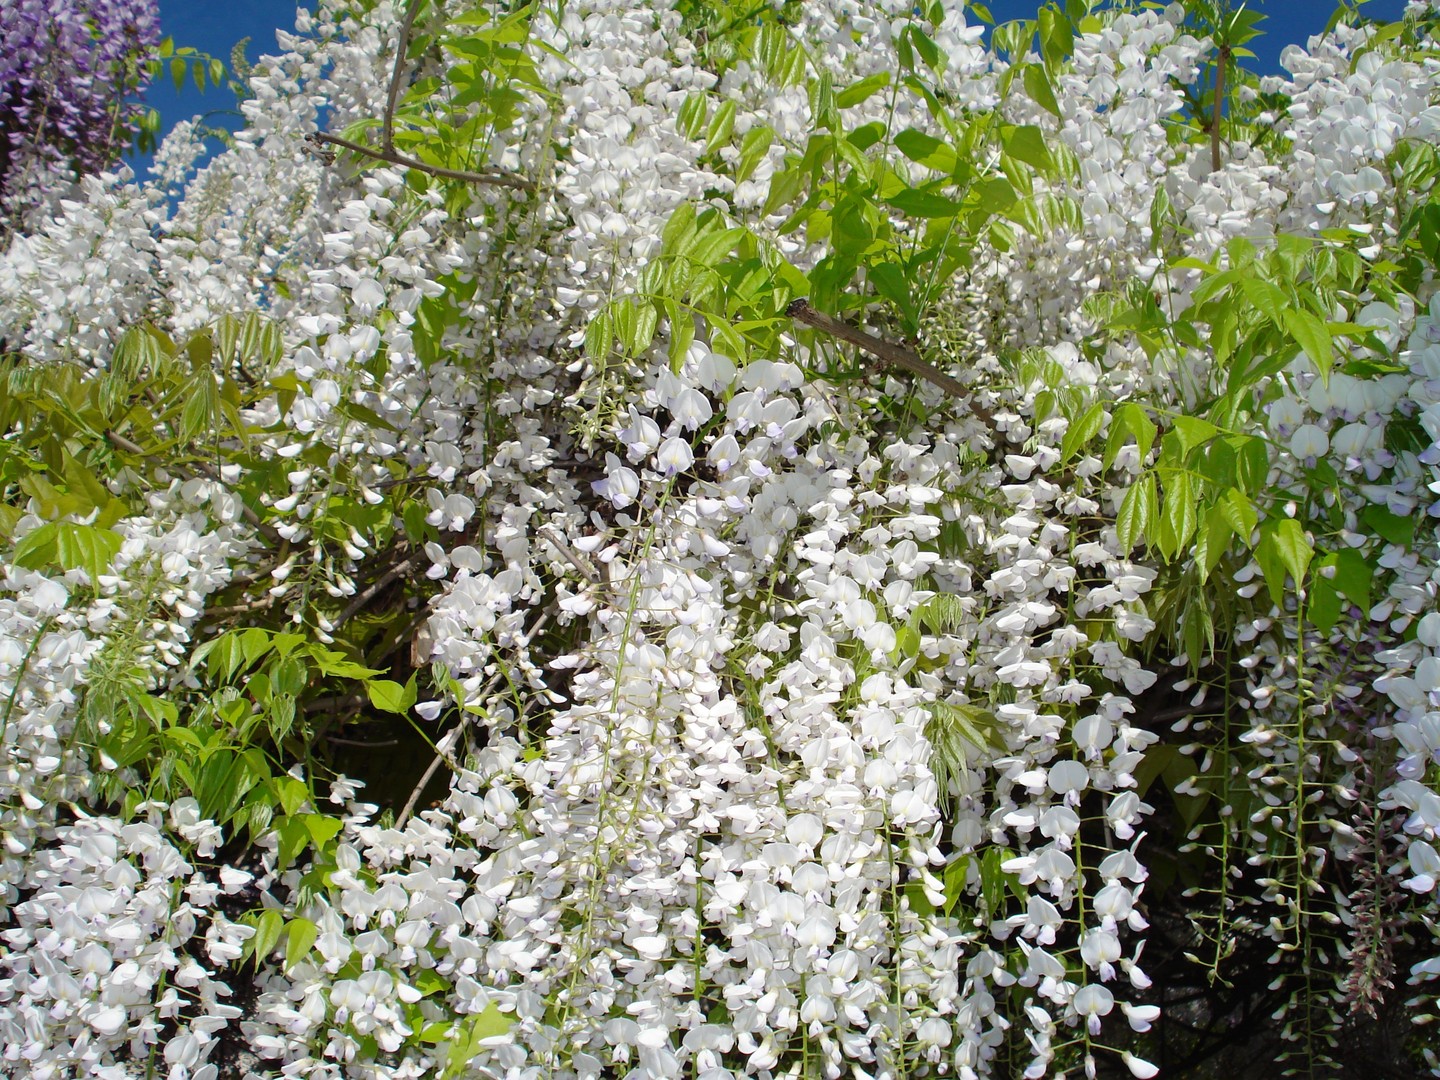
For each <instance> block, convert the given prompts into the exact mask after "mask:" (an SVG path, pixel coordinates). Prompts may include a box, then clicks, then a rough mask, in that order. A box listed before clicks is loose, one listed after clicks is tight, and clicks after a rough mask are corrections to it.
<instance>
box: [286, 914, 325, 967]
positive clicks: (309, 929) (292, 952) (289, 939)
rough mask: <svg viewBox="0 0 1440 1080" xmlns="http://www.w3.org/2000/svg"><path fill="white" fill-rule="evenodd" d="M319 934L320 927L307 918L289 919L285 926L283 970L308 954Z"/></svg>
mask: <svg viewBox="0 0 1440 1080" xmlns="http://www.w3.org/2000/svg"><path fill="white" fill-rule="evenodd" d="M319 936H320V928H319V927H318V926H316V925H315V924H314V923H313V922H311V921H310V920H309V919H291V920H290V923H289V925H287V926H286V927H285V970H286V971H287V972H288V971H289V970H290V969H291V968H293V967H294V966H295V965H296V964H298V963H300V961H301V960H304V959H305V957H307V956H309V955H310V949H311V946H313V945H314V944H315V939H316V938H317V937H319Z"/></svg>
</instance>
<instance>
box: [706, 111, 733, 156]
mask: <svg viewBox="0 0 1440 1080" xmlns="http://www.w3.org/2000/svg"><path fill="white" fill-rule="evenodd" d="M734 134H735V102H734V101H724V102H721V104H720V108H718V109H716V110H715V117H714V119H712V120H711V121H710V129H709V131H708V133H707V134H706V136H705V151H704V152H705V154H707V155H709V154H713V153H715V151H716V150H719V149H720V147H722V146H726V145H728V144H729V142H730V137H731V136H732V135H734Z"/></svg>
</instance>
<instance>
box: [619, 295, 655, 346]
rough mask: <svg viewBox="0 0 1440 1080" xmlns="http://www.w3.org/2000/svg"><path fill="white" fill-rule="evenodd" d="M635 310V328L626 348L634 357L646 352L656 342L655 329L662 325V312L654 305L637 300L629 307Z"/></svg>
mask: <svg viewBox="0 0 1440 1080" xmlns="http://www.w3.org/2000/svg"><path fill="white" fill-rule="evenodd" d="M627 306H630V307H633V308H634V309H635V327H634V329H633V331H632V332H631V336H630V340H629V342H627V344H626V347H627V348H628V349H629V351H630V354H631V355H632V356H634V355H638V354H640V353H642V352H644V351H645V350H646V349H648V348H649V347H650V342H652V341H654V340H655V329H656V327H658V326H659V325H660V312H659V310H658V309H656V307H655V305H654V304H651V303H647V302H645V301H639V300H637V301H636V302H635V303H634V304H631V305H627Z"/></svg>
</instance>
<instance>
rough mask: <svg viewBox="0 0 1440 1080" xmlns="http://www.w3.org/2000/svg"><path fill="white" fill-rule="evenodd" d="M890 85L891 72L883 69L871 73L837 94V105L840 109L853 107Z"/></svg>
mask: <svg viewBox="0 0 1440 1080" xmlns="http://www.w3.org/2000/svg"><path fill="white" fill-rule="evenodd" d="M889 85H890V73H889V72H888V71H881V72H878V73H877V74H874V75H870V76H868V77H866V78H864V79H861V80H860V81H859V82H857V83H854V84H853V85H851V86H847V87H846V88H845V89H844V90H841V91H840V92H839V93H837V94H836V95H835V107H836V108H839V109H851V108H854V107H855V106H856V105H859V104H860V103H861V102H862V101H865V100H867V99H868V98H870V97H872V96H873V95H875V94H878V93H879V92H880V91H881V90H884V89H885V87H887V86H889Z"/></svg>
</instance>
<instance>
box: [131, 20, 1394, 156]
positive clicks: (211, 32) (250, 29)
mask: <svg viewBox="0 0 1440 1080" xmlns="http://www.w3.org/2000/svg"><path fill="white" fill-rule="evenodd" d="M1039 6H1040V0H989V7H990V10H991V12H992V13H993V14H994V15H995V17H996V19H997V20H1000V21H1002V22H1003V21H1005V20H1007V19H1016V18H1027V17H1031V16H1033V15H1034V14H1035V9H1036V8H1037V7H1039ZM1250 7H1252V8H1256V9H1259V10H1260V11H1261V12H1263V13H1264V14H1265V15H1266V16H1267V18H1266V21H1265V22H1264V23H1262V24H1261V26H1260V29H1262V30H1264V31H1265V36H1264V37H1262V38H1260V39H1258V40H1257V41H1255V42H1253V43H1252V44H1251V48H1252V49H1253V50H1254V52H1255V53H1256V54H1257V60H1256V61H1255V64H1256V66H1257V67H1258V69H1259V70H1260V71H1262V72H1277V71H1279V57H1280V50H1281V49H1283V48H1284V47H1285V46H1286V45H1289V44H1291V43H1297V42H1298V43H1300V44H1303V43H1304V42H1305V41H1306V40H1308V39H1309V37H1310V35H1312V34H1316V33H1319V32H1320V31H1321V30H1323V29H1324V28H1325V23H1326V21H1327V20H1328V19H1329V17H1330V13H1331V12H1332V11H1333V10H1334V4H1333V3H1331V2H1330V0H1251V3H1250ZM1404 8H1405V2H1404V0H1371V2H1370V3H1368V4H1366V6H1365V8H1364V9H1363V10H1364V11H1365V12H1366V14H1368V15H1371V16H1373V17H1375V18H1382V19H1395V18H1399V16H1400V14H1401V12H1402V11H1403V10H1404ZM160 23H161V29H162V31H163V32H164V33H165V34H168V35H169V36H170V37H173V38H174V39H175V43H176V44H177V45H189V46H192V47H194V48H196V49H199V50H200V51H201V52H205V53H209V54H211V55H213V56H218V57H220V58H221V59H224V60H225V61H227V62H228V61H229V58H230V50H231V48H232V47H233V46H234V45H235V43H236V42H237V41H239V40H240V39H241V38H243V37H249V38H250V42H249V44H248V45H247V46H246V54H247V55H248V56H249V58H250V60H251V62H252V63H253V62H254V61H255V60H256V59H257V58H258V57H259V56H261V55H262V54H264V53H269V52H275V51H276V44H275V30H276V28H281V29H284V30H293V29H294V26H295V0H230V2H228V3H223V2H221V3H217V2H214V0H160ZM146 100H147V102H148V103H149V104H150V105H152V106H154V107H155V108H157V109H159V110H160V121H161V125H162V127H161V130H162V131H168V130H169V128H170V127H171V125H173V124H174V123H176V122H177V121H179V120H185V119H188V118H189V117H191V116H194V115H196V114H198V113H209V114H210V115H209V116H208V117H207V120H208V122H209V123H212V124H215V125H216V126H223V127H231V128H233V127H235V126H236V125H237V123H238V120H239V117H238V114H236V113H234V111H233V110H234V104H235V102H234V99H233V97H232V96H231V95H230V93H229V91H227V90H225V89H223V88H211V89H209V90H207V91H206V92H205V93H204V94H201V93H199V92H198V91H196V89H195V87H194V86H193V85H192V84H190V83H187V84H186V87H185V90H184V91H183V92H181V93H179V94H177V93H176V92H175V87H174V85H173V84H172V83H171V82H170V81H169V80H168V79H165V80H157V82H156V83H155V85H154V86H153V87H152V88H151V90H150V92H149V94H148V95H147V98H146Z"/></svg>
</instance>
